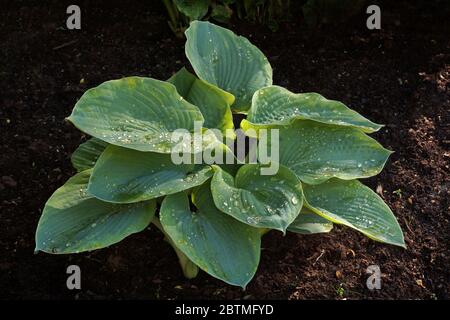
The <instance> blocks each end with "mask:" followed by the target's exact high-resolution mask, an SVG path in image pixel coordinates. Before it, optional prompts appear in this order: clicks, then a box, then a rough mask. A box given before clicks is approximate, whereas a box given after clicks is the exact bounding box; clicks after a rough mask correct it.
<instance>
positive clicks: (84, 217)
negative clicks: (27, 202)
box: [36, 169, 155, 253]
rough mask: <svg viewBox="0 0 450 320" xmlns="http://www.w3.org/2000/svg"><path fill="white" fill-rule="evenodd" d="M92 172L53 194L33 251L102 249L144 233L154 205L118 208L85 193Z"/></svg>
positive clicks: (82, 175) (63, 251) (74, 177)
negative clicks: (135, 234)
mask: <svg viewBox="0 0 450 320" xmlns="http://www.w3.org/2000/svg"><path fill="white" fill-rule="evenodd" d="M91 171H92V169H90V170H86V171H83V172H80V173H78V174H76V175H75V176H73V177H72V178H70V179H69V180H68V181H67V182H66V183H65V184H64V185H63V186H62V187H61V188H59V189H58V190H56V191H55V193H53V195H52V196H51V197H50V199H49V200H48V201H47V203H46V204H45V208H44V211H43V213H42V216H41V219H40V220H39V224H38V227H37V230H36V251H37V250H41V251H44V252H48V253H77V252H81V251H89V250H95V249H100V248H104V247H107V246H110V245H112V244H114V243H117V242H119V241H121V240H122V239H124V238H125V237H127V236H129V235H130V234H133V233H136V232H139V231H142V230H144V229H145V228H146V227H147V226H148V225H149V223H150V222H151V220H152V219H153V216H154V214H155V202H154V201H146V202H139V203H136V204H133V205H118V204H112V203H108V202H103V201H100V200H98V199H96V198H94V197H93V196H91V195H89V194H88V193H87V192H86V187H87V183H88V181H89V176H90V174H91Z"/></svg>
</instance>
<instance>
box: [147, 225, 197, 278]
mask: <svg viewBox="0 0 450 320" xmlns="http://www.w3.org/2000/svg"><path fill="white" fill-rule="evenodd" d="M152 223H153V224H154V225H155V226H156V227H157V228H158V229H159V231H161V232H162V233H163V234H164V240H165V241H167V243H169V244H170V245H171V246H172V248H173V249H174V250H175V253H176V254H177V257H178V261H179V263H180V266H181V270H183V275H184V276H185V277H186V278H187V279H192V278H195V277H196V276H197V274H198V267H197V265H196V264H195V263H193V262H192V261H191V260H190V259H189V258H188V257H187V256H186V255H185V254H184V253H183V252H182V251H181V250H180V249H178V248H177V246H176V245H175V243H174V242H173V241H172V239H171V238H170V237H169V235H168V234H167V233H166V232H165V231H164V229H163V226H162V225H161V222H160V221H159V219H158V218H157V217H155V218H154V219H153V221H152Z"/></svg>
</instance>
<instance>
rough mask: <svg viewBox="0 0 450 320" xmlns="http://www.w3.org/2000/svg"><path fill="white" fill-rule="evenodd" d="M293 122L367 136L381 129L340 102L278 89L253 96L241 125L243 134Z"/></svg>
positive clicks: (262, 91) (264, 89)
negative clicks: (355, 130) (346, 129)
mask: <svg viewBox="0 0 450 320" xmlns="http://www.w3.org/2000/svg"><path fill="white" fill-rule="evenodd" d="M296 119H309V120H314V121H318V122H321V123H327V124H334V125H339V126H349V127H353V128H358V129H361V130H362V131H364V132H367V133H371V132H375V131H378V130H379V129H380V128H382V126H381V125H379V124H376V123H373V122H372V121H370V120H368V119H366V118H364V117H363V116H361V115H360V114H359V113H357V112H356V111H354V110H352V109H350V108H348V107H347V106H346V105H344V104H343V103H342V102H339V101H334V100H328V99H326V98H324V97H322V96H321V95H320V94H318V93H299V94H294V93H292V92H290V91H289V90H287V89H284V88H282V87H278V86H270V87H266V88H262V89H259V90H258V91H257V92H256V93H255V95H254V96H253V100H252V107H251V109H250V111H249V113H248V117H247V120H244V122H243V124H242V125H243V129H244V130H247V129H248V128H254V129H259V128H270V127H271V126H273V125H289V124H290V123H292V122H293V121H294V120H296Z"/></svg>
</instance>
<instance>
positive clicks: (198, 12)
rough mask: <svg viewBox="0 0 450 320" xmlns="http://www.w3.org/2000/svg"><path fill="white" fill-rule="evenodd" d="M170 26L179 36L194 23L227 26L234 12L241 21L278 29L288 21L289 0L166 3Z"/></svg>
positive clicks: (175, 0) (182, 0)
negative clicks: (200, 22)
mask: <svg viewBox="0 0 450 320" xmlns="http://www.w3.org/2000/svg"><path fill="white" fill-rule="evenodd" d="M163 3H164V6H165V7H166V9H167V13H168V15H169V19H170V20H169V21H168V23H169V26H170V28H171V29H172V31H173V32H174V33H175V35H176V36H178V37H183V32H184V30H185V29H186V28H187V26H188V25H189V23H190V22H191V21H194V20H215V21H217V22H220V23H227V22H228V21H229V20H230V19H231V17H232V15H233V14H234V13H235V14H236V16H237V18H238V19H241V20H248V21H251V22H254V23H259V24H264V25H267V26H268V27H269V28H270V29H271V30H276V29H277V28H278V21H280V20H285V19H287V18H289V12H290V7H291V1H290V0H163Z"/></svg>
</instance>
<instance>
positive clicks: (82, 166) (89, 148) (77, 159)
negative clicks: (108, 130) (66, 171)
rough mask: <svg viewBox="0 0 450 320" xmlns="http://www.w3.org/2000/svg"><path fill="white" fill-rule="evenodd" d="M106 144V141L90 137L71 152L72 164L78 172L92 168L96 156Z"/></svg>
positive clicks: (98, 155)
mask: <svg viewBox="0 0 450 320" xmlns="http://www.w3.org/2000/svg"><path fill="white" fill-rule="evenodd" d="M107 146H108V143H106V142H104V141H102V140H100V139H97V138H91V139H89V140H88V141H86V142H84V143H82V144H80V146H79V147H78V148H77V149H76V150H75V151H74V152H73V153H72V157H71V161H72V165H73V167H74V168H75V169H77V171H78V172H81V171H84V170H87V169H90V168H93V167H94V165H95V162H96V161H97V159H98V157H100V155H101V154H102V152H103V150H105V148H106V147H107Z"/></svg>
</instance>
